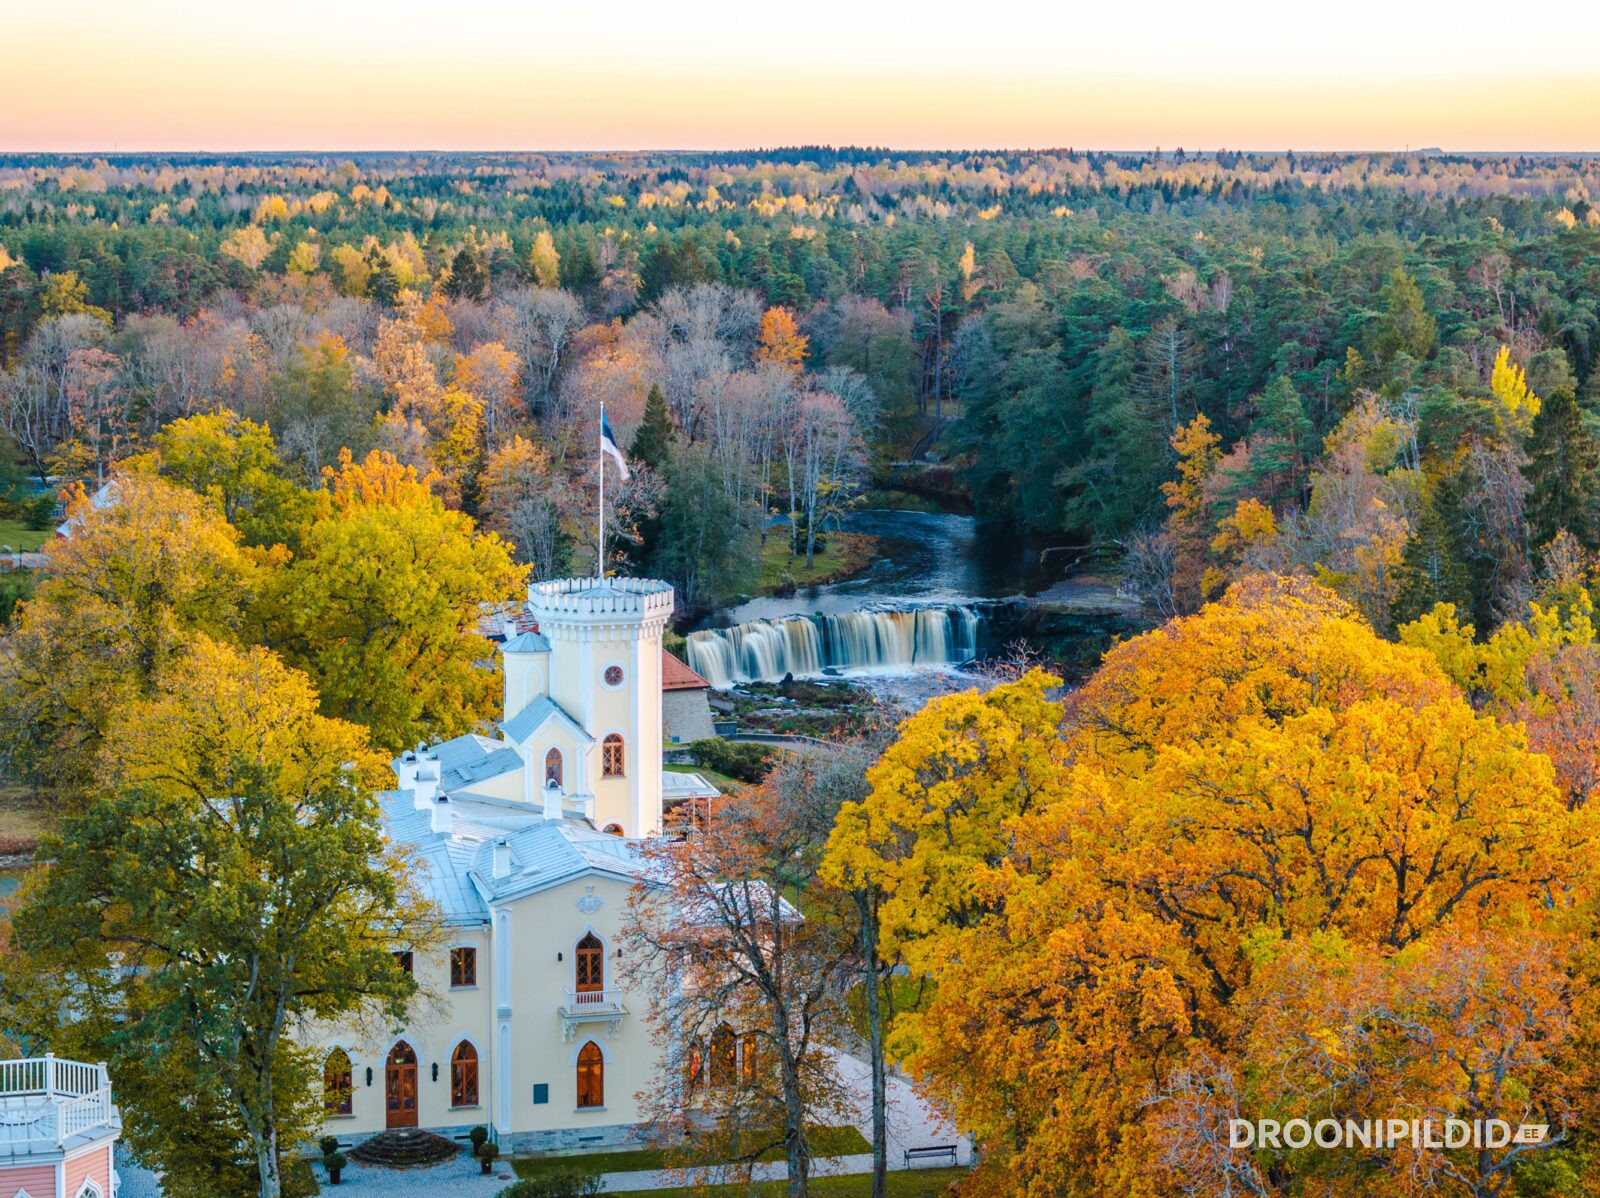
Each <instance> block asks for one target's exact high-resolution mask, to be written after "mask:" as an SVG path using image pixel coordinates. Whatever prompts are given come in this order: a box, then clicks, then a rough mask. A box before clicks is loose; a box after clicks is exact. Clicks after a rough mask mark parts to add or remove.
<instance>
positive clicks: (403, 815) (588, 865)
mask: <svg viewBox="0 0 1600 1198" xmlns="http://www.w3.org/2000/svg"><path fill="white" fill-rule="evenodd" d="M379 801H380V804H381V806H382V809H383V820H384V827H385V830H386V831H387V832H388V834H389V838H390V839H391V840H392V841H393V842H394V843H395V844H396V846H397V847H399V848H400V849H401V850H403V851H405V852H406V853H408V854H409V855H410V856H411V857H412V859H413V860H414V861H415V862H416V863H417V869H418V881H419V883H420V884H421V886H422V889H423V892H424V893H425V894H426V895H427V897H428V898H429V899H431V900H432V901H433V902H434V903H435V904H436V905H437V906H438V907H439V909H440V912H441V913H442V915H443V918H444V920H445V922H446V923H449V924H453V925H457V926H460V925H470V924H478V923H482V922H483V921H484V920H486V919H488V918H489V907H488V904H489V902H491V901H496V902H498V901H502V900H506V899H512V898H520V897H522V896H523V895H528V894H535V893H537V892H538V891H541V890H546V889H548V888H550V887H552V886H559V885H560V884H561V883H563V882H568V881H571V880H572V879H574V878H579V877H582V876H584V875H585V874H604V875H606V876H608V877H614V878H620V879H622V880H623V881H633V880H635V879H638V878H641V877H643V876H644V873H645V870H644V863H643V861H642V859H641V857H640V854H639V846H638V842H637V841H632V840H624V839H623V838H622V837H620V836H611V835H608V834H606V833H604V832H597V831H595V829H594V828H593V827H592V826H591V825H590V824H588V823H587V822H585V821H584V820H581V819H574V818H568V819H563V820H547V819H545V818H544V811H543V809H542V808H534V809H530V808H529V807H528V805H527V804H526V803H521V802H518V801H516V800H512V799H496V798H489V797H485V796H479V795H470V794H460V795H456V796H454V797H453V798H452V799H451V800H450V816H451V830H450V832H449V834H445V833H443V832H435V831H433V825H432V818H431V813H430V812H428V811H418V810H416V807H415V805H414V803H413V801H412V792H411V791H409V790H393V791H388V792H386V793H384V794H382V795H380V796H379ZM502 838H504V839H505V840H506V841H507V843H508V844H509V845H510V847H511V872H510V873H509V874H508V875H507V876H506V877H504V878H496V877H495V876H494V845H495V842H496V841H498V840H500V839H502Z"/></svg>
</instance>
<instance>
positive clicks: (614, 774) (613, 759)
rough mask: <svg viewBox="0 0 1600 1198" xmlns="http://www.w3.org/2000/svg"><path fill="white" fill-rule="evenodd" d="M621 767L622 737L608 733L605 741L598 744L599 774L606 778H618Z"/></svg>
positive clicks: (614, 733) (620, 775)
mask: <svg viewBox="0 0 1600 1198" xmlns="http://www.w3.org/2000/svg"><path fill="white" fill-rule="evenodd" d="M622 766H623V758H622V736H621V734H619V733H616V732H608V733H607V734H606V738H605V740H603V741H601V742H600V773H601V775H602V776H604V777H607V778H620V777H622Z"/></svg>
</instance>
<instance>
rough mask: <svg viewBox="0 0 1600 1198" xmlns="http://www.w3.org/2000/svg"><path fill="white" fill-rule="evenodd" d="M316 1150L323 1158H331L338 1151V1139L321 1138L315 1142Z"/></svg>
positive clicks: (334, 1137)
mask: <svg viewBox="0 0 1600 1198" xmlns="http://www.w3.org/2000/svg"><path fill="white" fill-rule="evenodd" d="M317 1148H318V1150H319V1151H321V1153H322V1155H323V1156H332V1155H333V1154H334V1153H335V1152H338V1151H339V1137H338V1136H323V1137H322V1139H320V1140H318V1141H317Z"/></svg>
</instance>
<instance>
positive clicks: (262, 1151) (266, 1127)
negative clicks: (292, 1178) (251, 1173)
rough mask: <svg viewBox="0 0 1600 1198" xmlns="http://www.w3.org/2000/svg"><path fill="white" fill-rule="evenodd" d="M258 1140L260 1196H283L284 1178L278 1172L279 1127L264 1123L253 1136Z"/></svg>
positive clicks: (274, 1124)
mask: <svg viewBox="0 0 1600 1198" xmlns="http://www.w3.org/2000/svg"><path fill="white" fill-rule="evenodd" d="M252 1138H253V1139H254V1140H255V1142H256V1173H257V1176H258V1177H259V1178H260V1184H261V1191H260V1195H259V1198H282V1194H283V1178H282V1177H281V1176H280V1175H279V1172H278V1127H277V1124H276V1123H264V1124H262V1126H261V1130H260V1131H259V1132H258V1133H257V1134H256V1135H254V1136H253V1137H252Z"/></svg>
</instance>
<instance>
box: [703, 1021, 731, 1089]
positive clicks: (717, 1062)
mask: <svg viewBox="0 0 1600 1198" xmlns="http://www.w3.org/2000/svg"><path fill="white" fill-rule="evenodd" d="M738 1052H739V1042H738V1040H737V1039H736V1038H735V1037H734V1034H733V1029H732V1028H731V1027H729V1026H728V1025H727V1024H726V1023H724V1024H723V1025H722V1026H721V1027H719V1028H717V1030H716V1031H714V1032H712V1033H711V1073H710V1077H709V1078H708V1079H707V1080H708V1081H709V1082H710V1083H711V1084H712V1085H713V1086H731V1085H733V1083H734V1082H735V1081H736V1080H737V1079H738V1076H739V1071H738V1063H737V1056H738Z"/></svg>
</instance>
